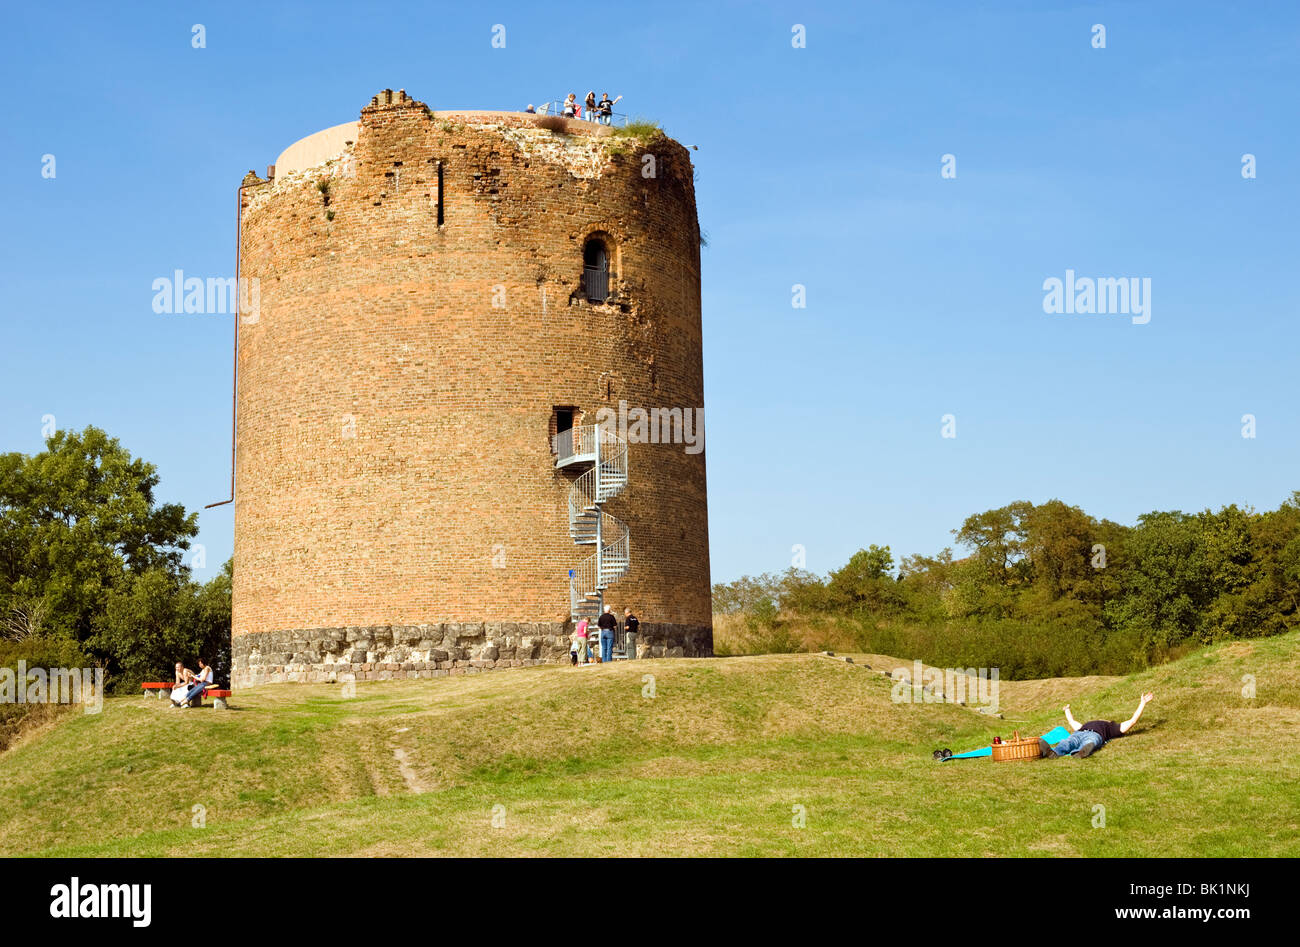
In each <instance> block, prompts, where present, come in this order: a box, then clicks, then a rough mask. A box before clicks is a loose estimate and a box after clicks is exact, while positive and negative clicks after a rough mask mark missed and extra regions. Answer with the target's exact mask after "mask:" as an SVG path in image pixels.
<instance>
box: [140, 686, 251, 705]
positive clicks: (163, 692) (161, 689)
mask: <svg viewBox="0 0 1300 947" xmlns="http://www.w3.org/2000/svg"><path fill="white" fill-rule="evenodd" d="M175 686H176V685H175V684H172V683H170V682H166V683H165V682H163V681H145V682H144V683H143V684H141V685H140V688H141V690H143V691H144V696H146V697H149V696H151V695H157V697H158V698H159V699H160V700H169V699H171V693H172V688H173V687H175ZM229 696H230V691H228V690H221V689H219V688H215V687H209V688H206V689H205V690H204V691H203V693H202V694H200V695H199V696H198V697H195V698H194V700H193V701H192V703H191V706H194V707H202V706H203V698H204V697H211V698H212V708H213V709H214V710H226V709H228V705H227V704H226V698H227V697H229Z"/></svg>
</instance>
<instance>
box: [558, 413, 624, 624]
mask: <svg viewBox="0 0 1300 947" xmlns="http://www.w3.org/2000/svg"><path fill="white" fill-rule="evenodd" d="M556 449H557V452H559V451H561V450H563V449H572V450H574V451H575V452H576V453H578V454H580V455H582V456H590V457H592V459H593V460H594V463H593V464H592V467H591V469H590V470H588V471H585V472H584V473H583V474H582V475H581V476H580V477H578V478H577V479H576V480H574V481H573V484H572V485H571V486H570V487H569V495H568V501H569V532H570V535H571V536H572V537H573V539H574V540H575V542H593V541H594V542H595V543H596V551H595V552H594V553H592V554H591V555H590V556H587V557H586V558H585V559H584V560H582V561H581V562H579V563H578V564H577V566H576V567H575V568H573V569H571V570H570V577H569V605H570V612H571V614H573V615H574V616H575V617H576V615H577V613H578V609H579V606H581V605H587V604H590V603H592V602H593V600H594V603H595V604H597V605H599V603H600V602H601V600H602V594H601V593H602V592H603V591H604V589H605V588H607V587H608V586H609V585H611V584H613V583H614V582H617V581H618V580H619V579H621V578H622V577H623V576H625V575H627V573H628V571H629V570H630V569H631V563H632V556H631V551H632V544H631V539H630V535H629V531H628V528H627V524H626V523H624V522H623V521H622V520H620V519H618V518H617V517H615V516H612V515H610V514H609V513H606V512H605V510H604V508H603V507H604V504H605V502H606V501H608V500H609V499H611V498H613V497H615V496H617V495H618V494H620V493H622V492H623V490H625V489H626V488H627V442H626V441H625V440H623V438H621V437H619V436H618V435H617V434H615V433H614V432H613V431H612V430H610V429H609V427H608V426H606V425H600V424H588V425H580V426H578V427H575V428H572V429H571V430H570V431H561V432H560V433H559V434H557V435H556ZM562 456H570V455H562ZM593 511H594V512H595V513H596V516H595V517H594V519H593V517H592V513H593Z"/></svg>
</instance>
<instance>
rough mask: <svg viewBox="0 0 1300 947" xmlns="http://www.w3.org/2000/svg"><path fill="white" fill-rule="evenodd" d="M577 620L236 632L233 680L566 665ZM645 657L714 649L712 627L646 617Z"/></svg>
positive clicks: (641, 645)
mask: <svg viewBox="0 0 1300 947" xmlns="http://www.w3.org/2000/svg"><path fill="white" fill-rule="evenodd" d="M572 633H573V623H572V622H446V623H442V624H428V625H378V626H368V627H346V628H313V629H296V630H289V631H262V632H253V633H251V634H243V635H235V636H234V638H233V639H232V641H231V674H230V676H231V683H232V685H233V686H234V687H236V688H240V687H252V686H255V685H257V684H283V683H289V682H295V683H304V684H313V683H322V684H323V683H330V682H335V681H395V680H409V679H413V678H433V677H446V676H450V675H456V674H478V673H480V672H482V671H491V670H499V669H502V668H513V667H531V666H534V665H538V664H560V663H563V664H567V663H568V661H569V642H570V636H571V635H572ZM637 656H638V657H640V658H705V657H712V656H713V629H712V627H711V626H708V625H675V624H665V623H654V622H647V621H642V622H641V627H640V629H639V637H638V639H637Z"/></svg>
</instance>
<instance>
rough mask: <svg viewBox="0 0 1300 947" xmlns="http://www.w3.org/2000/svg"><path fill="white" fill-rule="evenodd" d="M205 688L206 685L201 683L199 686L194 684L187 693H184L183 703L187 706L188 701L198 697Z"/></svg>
mask: <svg viewBox="0 0 1300 947" xmlns="http://www.w3.org/2000/svg"><path fill="white" fill-rule="evenodd" d="M207 686H208V685H207V684H202V683H200V684H195V685H194V686H193V687H191V688H190V689H189V690H187V691H186V692H185V701H184V702H185V703H187V704H188V703H189V702H190V701H192V700H193V699H194V698H195V697H198V696H199V695H200V694H202V693H203V691H204V689H205V688H206V687H207Z"/></svg>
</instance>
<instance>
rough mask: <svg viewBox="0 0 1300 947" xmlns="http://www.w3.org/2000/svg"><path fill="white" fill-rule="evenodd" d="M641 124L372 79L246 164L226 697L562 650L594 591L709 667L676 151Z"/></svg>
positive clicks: (687, 215) (693, 331)
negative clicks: (268, 159)
mask: <svg viewBox="0 0 1300 947" xmlns="http://www.w3.org/2000/svg"><path fill="white" fill-rule="evenodd" d="M635 131H638V130H637V129H630V130H627V131H622V132H620V131H618V130H615V129H610V128H606V127H604V126H601V125H597V124H593V123H589V122H586V121H578V120H572V119H564V118H561V117H557V116H537V115H532V114H525V113H516V112H472V111H468V112H466V111H462V112H449V111H433V110H431V109H429V108H428V107H427V106H425V105H424V104H423V103H421V102H417V101H415V100H414V99H411V98H409V97H408V96H407V95H406V94H405V92H392V91H389V90H386V91H385V92H383V93H381V94H380V95H378V96H376V97H375V98H374V99H372V100H371V103H370V104H369V105H368V106H367V107H365V108H364V109H362V110H361V120H360V121H359V122H350V123H346V124H344V125H338V126H335V127H334V128H330V129H326V130H325V131H322V132H318V133H317V134H315V135H312V136H309V137H308V138H305V139H303V140H302V141H299V142H297V143H296V144H294V145H292V146H291V147H290V148H288V149H287V150H286V151H285V152H284V153H283V154H281V155H280V157H279V159H278V160H277V162H276V165H275V166H274V168H273V169H272V170H271V171H270V173H269V175H268V178H267V179H266V180H262V179H261V178H258V177H257V176H256V175H255V174H252V173H251V172H250V174H249V175H248V176H247V177H246V178H245V180H244V185H243V186H242V187H241V188H240V195H241V201H240V203H241V207H240V250H239V260H240V269H241V272H240V275H241V277H242V278H243V279H244V281H245V287H246V290H245V292H244V294H243V305H242V307H241V315H240V325H239V343H238V351H237V360H238V370H239V385H238V394H237V418H238V420H237V428H236V453H237V457H236V470H237V480H236V489H235V572H234V617H233V628H232V632H233V642H232V645H233V647H232V651H233V669H232V678H233V683H234V685H235V686H237V687H238V686H244V685H249V684H255V683H260V682H264V681H266V682H278V681H322V680H351V679H388V678H407V677H416V676H421V677H433V676H440V675H444V674H457V673H473V672H475V671H478V670H481V669H486V668H491V667H503V666H518V665H528V664H536V663H541V662H546V661H560V660H563V661H567V660H568V650H569V637H568V636H569V634H570V632H571V631H572V628H573V623H574V621H575V619H576V618H578V617H579V616H585V615H594V614H595V612H596V610H597V609H598V608H599V607H600V606H601V605H602V604H609V605H612V606H614V609H615V612H616V614H618V616H619V617H620V619H621V617H622V611H623V609H624V608H625V607H631V608H632V610H633V612H634V613H635V614H636V615H637V616H638V617H639V618H640V619H641V625H640V631H641V634H640V636H639V641H638V647H637V648H636V652H637V656H639V657H659V656H694V655H709V654H711V653H712V640H713V639H712V624H711V612H712V609H711V602H710V583H709V545H708V522H707V508H706V498H705V464H704V453H703V446H704V440H703V435H704V430H703V405H704V401H703V397H704V386H703V365H702V353H701V326H700V232H699V225H698V222H697V219H696V212H695V194H694V187H693V176H692V165H691V162H690V158H689V155H688V153H687V151H686V149H685V148H683V147H682V146H681V145H679V144H678V143H676V142H674V141H672V140H671V139H669V138H667V137H666V136H664V135H662V134H660V133H657V132H654V131H651V132H650V133H648V134H631V133H629V132H635ZM593 484H595V486H594V487H593ZM598 555H599V557H600V558H599V559H596V558H595V557H597V556H598ZM593 563H594V565H593Z"/></svg>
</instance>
